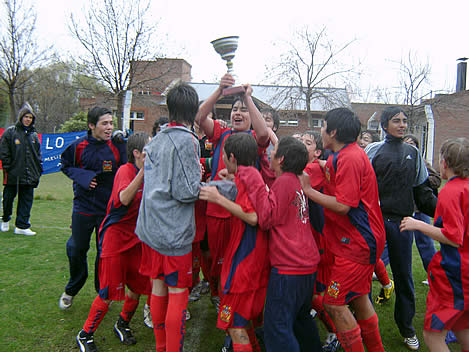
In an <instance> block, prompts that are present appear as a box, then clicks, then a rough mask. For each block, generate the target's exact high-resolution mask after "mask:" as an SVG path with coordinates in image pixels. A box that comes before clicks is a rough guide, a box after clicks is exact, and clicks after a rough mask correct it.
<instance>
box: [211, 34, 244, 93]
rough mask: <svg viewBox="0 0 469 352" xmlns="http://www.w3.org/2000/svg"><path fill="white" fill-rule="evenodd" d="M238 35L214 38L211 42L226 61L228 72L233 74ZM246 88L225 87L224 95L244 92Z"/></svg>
mask: <svg viewBox="0 0 469 352" xmlns="http://www.w3.org/2000/svg"><path fill="white" fill-rule="evenodd" d="M238 39H239V37H238V36H231V37H223V38H218V39H215V40H213V41H212V42H211V43H212V45H213V48H214V49H215V51H216V52H217V53H218V54H220V56H221V58H222V59H223V60H225V61H226V67H228V73H229V74H231V75H233V61H231V60H233V58H234V57H235V52H236V49H238ZM244 93H245V89H244V87H242V86H238V87H230V88H225V89H223V95H236V94H244Z"/></svg>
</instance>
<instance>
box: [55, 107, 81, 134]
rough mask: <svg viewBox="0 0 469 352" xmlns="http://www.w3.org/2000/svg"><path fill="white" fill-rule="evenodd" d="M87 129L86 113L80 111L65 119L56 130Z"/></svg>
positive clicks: (64, 131)
mask: <svg viewBox="0 0 469 352" xmlns="http://www.w3.org/2000/svg"><path fill="white" fill-rule="evenodd" d="M87 129H88V122H87V114H86V112H84V111H80V112H79V113H78V114H76V115H74V116H72V117H71V118H70V119H69V120H67V121H65V122H64V123H63V125H62V126H61V127H60V129H59V131H58V132H59V133H66V132H80V131H86V130H87Z"/></svg>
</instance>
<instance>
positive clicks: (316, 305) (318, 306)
mask: <svg viewBox="0 0 469 352" xmlns="http://www.w3.org/2000/svg"><path fill="white" fill-rule="evenodd" d="M323 301H324V296H322V295H314V296H313V300H312V302H311V306H312V308H313V309H314V310H315V311H316V312H317V313H318V317H319V319H321V321H322V323H323V324H324V326H325V327H326V329H327V331H329V332H334V333H335V332H336V330H335V325H334V322H333V321H332V319H331V317H330V316H329V314H327V312H326V310H325V309H324V305H323Z"/></svg>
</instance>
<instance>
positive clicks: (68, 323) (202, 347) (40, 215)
mask: <svg viewBox="0 0 469 352" xmlns="http://www.w3.org/2000/svg"><path fill="white" fill-rule="evenodd" d="M72 199H73V192H72V186H71V182H70V180H69V179H67V177H65V176H64V175H63V174H61V173H56V174H50V175H45V176H43V177H42V178H41V184H40V186H39V188H38V189H37V190H36V192H35V201H34V205H33V210H32V214H31V224H32V229H33V230H34V231H37V233H38V235H37V236H35V237H26V236H17V235H14V234H13V231H12V230H11V231H10V232H7V233H0V258H1V260H0V351H73V350H77V349H76V343H75V336H76V334H77V333H78V331H79V330H80V329H81V327H82V326H83V323H84V321H85V320H86V317H87V315H88V310H89V307H90V305H91V303H92V301H93V299H94V297H95V295H96V294H95V292H94V288H93V280H92V275H93V274H92V273H93V267H92V262H94V257H95V249H94V248H93V245H92V249H91V250H90V252H89V257H90V258H91V260H90V266H89V272H90V276H91V277H90V278H89V280H88V281H87V283H86V285H85V287H84V288H83V289H82V291H81V292H80V294H79V295H78V296H77V297H76V298H75V301H74V304H73V306H72V308H71V309H70V310H68V311H61V310H60V309H59V308H58V299H59V296H60V294H61V293H62V292H63V289H64V286H65V284H66V281H67V279H68V260H67V256H66V253H65V243H66V241H67V239H68V237H69V236H70V228H69V227H70V221H71V210H72ZM12 223H13V224H14V218H13V219H12V222H11V223H10V228H11V229H12V226H11V224H12ZM425 276H426V275H425V272H424V270H423V266H422V264H421V261H420V258H419V256H418V253H417V251H416V250H415V251H414V280H415V287H416V293H417V315H416V317H415V320H414V323H415V327H416V329H417V334H418V336H419V338H420V340H421V343H422V345H423V338H422V324H423V317H424V313H425V298H426V294H427V291H428V288H427V286H424V285H422V284H421V281H422V280H424V279H425ZM373 286H374V287H373V289H374V291H373V292H374V295H376V294H378V291H379V289H378V284H377V283H374V284H373ZM143 303H144V300H143V298H142V299H141V306H140V307H139V309H138V312H137V313H136V315H135V317H134V319H133V321H132V323H131V325H132V327H133V328H134V330H135V336H136V338H137V341H138V343H137V345H135V346H123V345H120V343H119V342H118V340H117V338H115V337H114V334H113V331H112V327H113V325H114V323H115V320H116V319H117V317H118V314H119V312H120V310H121V308H122V303H114V304H113V305H112V306H111V308H110V310H109V313H108V314H107V316H106V317H105V319H104V321H103V322H102V324H101V326H100V327H99V329H98V330H97V332H96V333H95V341H96V343H97V345H98V348H99V350H100V351H118V350H119V351H154V350H155V347H154V336H153V332H152V330H150V329H148V328H146V327H145V326H144V325H143V319H142V308H143ZM393 304H394V297H393V299H392V302H389V303H387V304H386V305H383V306H379V307H377V308H376V310H377V312H378V316H379V318H380V330H381V335H382V339H383V343H384V346H385V349H386V351H405V350H406V349H405V348H404V346H403V345H402V339H401V337H400V336H399V332H398V330H397V327H396V325H395V323H394V320H393ZM189 309H190V311H191V313H192V319H191V320H190V321H188V323H187V326H186V342H185V349H184V350H185V352H212V351H213V352H218V351H220V347H221V345H222V343H223V336H224V334H223V332H221V331H219V330H217V329H216V328H215V321H216V313H215V309H214V308H213V307H212V305H211V303H210V300H209V298H208V297H203V298H202V299H201V300H200V301H198V302H195V303H190V304H189ZM322 332H323V331H322ZM451 350H452V351H459V350H460V349H459V345H453V346H451ZM421 351H427V349H426V348H425V347H423V348H421Z"/></svg>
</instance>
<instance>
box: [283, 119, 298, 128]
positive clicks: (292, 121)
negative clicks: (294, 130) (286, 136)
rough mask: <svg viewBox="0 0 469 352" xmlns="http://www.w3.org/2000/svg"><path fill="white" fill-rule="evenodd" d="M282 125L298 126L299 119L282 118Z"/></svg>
mask: <svg viewBox="0 0 469 352" xmlns="http://www.w3.org/2000/svg"><path fill="white" fill-rule="evenodd" d="M280 126H286V127H295V126H298V120H297V119H288V120H280Z"/></svg>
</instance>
